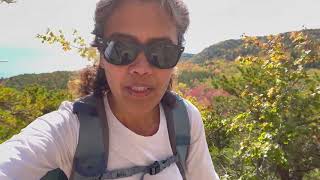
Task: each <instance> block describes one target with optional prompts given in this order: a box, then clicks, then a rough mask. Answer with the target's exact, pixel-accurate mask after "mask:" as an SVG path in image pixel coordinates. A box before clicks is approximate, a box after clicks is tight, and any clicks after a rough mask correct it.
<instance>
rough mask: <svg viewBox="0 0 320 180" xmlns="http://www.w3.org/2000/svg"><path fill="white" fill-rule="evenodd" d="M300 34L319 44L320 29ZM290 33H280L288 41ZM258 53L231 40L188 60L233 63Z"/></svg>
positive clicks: (213, 46) (265, 37) (239, 41)
mask: <svg viewBox="0 0 320 180" xmlns="http://www.w3.org/2000/svg"><path fill="white" fill-rule="evenodd" d="M302 32H304V33H305V34H307V35H308V36H310V37H311V38H313V39H314V40H316V41H319V42H320V29H307V30H302ZM290 33H291V32H286V33H282V35H284V36H285V39H289V36H290ZM258 39H260V40H262V41H266V40H267V36H259V37H258ZM286 42H288V41H286V40H285V43H286ZM258 53H259V49H245V48H244V47H243V41H242V40H241V39H231V40H226V41H222V42H219V43H217V44H213V45H211V46H209V47H208V48H205V49H204V50H203V51H201V52H200V53H198V54H195V55H194V56H193V57H192V58H190V59H189V60H190V61H192V62H194V63H203V62H205V61H208V60H217V59H225V60H229V61H233V60H234V59H236V58H237V57H238V56H247V55H257V54H258Z"/></svg>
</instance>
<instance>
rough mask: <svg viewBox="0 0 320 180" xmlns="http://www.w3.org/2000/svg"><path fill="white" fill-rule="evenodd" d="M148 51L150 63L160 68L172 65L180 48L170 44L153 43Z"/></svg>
mask: <svg viewBox="0 0 320 180" xmlns="http://www.w3.org/2000/svg"><path fill="white" fill-rule="evenodd" d="M148 51H149V52H148V56H149V61H150V63H151V64H153V65H155V66H156V67H158V68H161V69H168V68H172V67H174V66H175V65H176V64H177V62H178V60H179V58H180V54H181V51H180V49H179V48H178V47H177V46H174V45H171V44H154V45H153V46H151V47H150V48H149V49H148Z"/></svg>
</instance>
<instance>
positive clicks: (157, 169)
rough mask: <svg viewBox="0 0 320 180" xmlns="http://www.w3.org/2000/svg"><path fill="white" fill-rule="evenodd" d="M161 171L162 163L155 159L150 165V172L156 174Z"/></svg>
mask: <svg viewBox="0 0 320 180" xmlns="http://www.w3.org/2000/svg"><path fill="white" fill-rule="evenodd" d="M160 171H161V168H160V163H159V162H158V161H155V162H154V163H153V164H152V165H151V166H149V174H150V175H156V174H158V173H159V172H160Z"/></svg>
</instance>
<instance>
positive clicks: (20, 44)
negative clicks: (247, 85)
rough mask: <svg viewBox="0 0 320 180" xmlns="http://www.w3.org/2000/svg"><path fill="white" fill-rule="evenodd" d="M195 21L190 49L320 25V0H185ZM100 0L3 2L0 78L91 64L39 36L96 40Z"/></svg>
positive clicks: (189, 35)
mask: <svg viewBox="0 0 320 180" xmlns="http://www.w3.org/2000/svg"><path fill="white" fill-rule="evenodd" d="M184 1H185V2H186V4H187V6H188V7H189V10H190V18H191V24H190V27H189V29H188V32H187V34H186V52H189V53H198V52H200V51H201V50H202V49H204V48H206V47H208V46H210V45H212V44H214V43H217V42H220V41H223V40H227V39H239V38H240V36H241V34H243V33H246V34H248V35H268V34H275V33H281V32H286V31H293V30H300V29H301V28H302V26H306V27H307V28H320V21H319V18H320V11H319V7H320V1H319V0H184ZM95 2H96V0H54V1H49V0H28V1H23V0H17V3H15V4H10V5H7V4H4V3H2V4H0V22H1V28H0V61H1V60H8V62H6V63H2V62H0V77H8V76H12V75H17V74H21V73H40V72H52V71H57V70H75V69H80V68H83V67H84V66H86V65H87V64H88V63H87V61H86V60H84V59H82V58H81V57H79V56H78V55H77V53H76V52H70V53H64V52H63V51H62V50H60V48H59V47H58V46H49V45H43V44H41V43H40V42H39V40H37V39H36V38H35V36H36V34H37V33H44V32H46V29H47V28H48V27H49V28H52V29H55V30H58V29H63V30H64V31H65V32H66V33H67V34H71V32H72V30H73V29H77V30H78V31H79V32H80V34H81V35H82V36H83V37H85V39H87V40H88V41H90V40H91V39H92V36H91V35H90V32H91V30H92V27H93V12H94V8H95Z"/></svg>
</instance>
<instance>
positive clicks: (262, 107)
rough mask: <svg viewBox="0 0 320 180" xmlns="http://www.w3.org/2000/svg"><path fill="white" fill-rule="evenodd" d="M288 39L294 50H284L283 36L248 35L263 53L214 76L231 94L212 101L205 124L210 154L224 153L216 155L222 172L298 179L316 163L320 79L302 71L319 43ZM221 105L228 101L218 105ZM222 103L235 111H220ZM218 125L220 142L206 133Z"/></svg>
mask: <svg viewBox="0 0 320 180" xmlns="http://www.w3.org/2000/svg"><path fill="white" fill-rule="evenodd" d="M291 39H292V42H293V43H292V46H293V50H294V52H296V54H299V56H296V57H293V56H292V54H288V53H286V51H285V48H284V44H283V37H282V36H273V37H269V40H268V41H267V42H266V43H263V42H261V41H259V40H258V39H257V38H247V39H246V40H245V41H247V43H248V45H249V46H251V45H259V47H258V48H260V49H262V50H263V51H262V52H264V53H265V54H264V56H262V57H253V56H251V57H243V58H239V59H238V60H237V63H238V64H239V66H238V67H239V71H240V72H241V75H240V76H239V75H238V76H235V77H230V78H226V77H225V76H224V77H221V78H220V80H219V81H214V82H213V83H214V85H215V86H220V87H222V88H223V89H225V90H227V91H228V92H229V93H230V94H231V95H233V97H234V98H235V100H234V101H233V103H231V104H230V103H229V101H230V99H229V98H227V99H226V100H224V101H222V102H221V103H219V101H215V102H214V103H213V104H214V108H213V109H212V110H211V113H212V114H211V115H210V117H208V118H207V119H210V121H209V125H206V127H207V131H208V136H209V137H208V138H209V141H211V142H213V144H212V146H211V148H210V149H211V150H212V152H214V153H213V159H216V158H218V157H221V155H224V156H226V157H225V160H223V159H222V160H221V159H216V160H217V161H218V163H221V162H222V163H224V164H222V165H221V166H220V167H219V166H218V167H219V168H222V169H223V170H221V169H220V170H219V171H220V172H223V171H224V172H225V173H223V174H224V176H225V177H229V178H232V179H234V178H244V179H274V178H275V177H276V176H277V177H279V178H281V179H301V178H302V177H303V176H304V175H305V174H307V173H308V172H309V171H311V170H313V169H316V168H319V167H320V156H319V155H320V154H319V152H320V149H319V147H320V142H319V138H320V136H319V134H320V80H319V77H316V75H310V74H309V73H307V71H306V67H307V65H308V64H310V63H312V62H314V61H319V59H318V58H319V57H318V53H317V50H318V46H314V45H315V44H313V43H312V41H310V40H308V39H307V38H306V37H305V36H303V35H302V34H300V33H293V34H292V36H291ZM225 105H230V107H221V106H225ZM235 105H236V107H234V106H235ZM238 106H241V108H239V107H238ZM237 107H238V108H237ZM219 109H220V110H219ZM225 109H226V110H227V111H228V110H229V111H230V110H233V111H234V112H233V113H229V114H228V113H227V116H226V115H222V114H221V113H220V112H219V111H221V110H225ZM217 130H219V131H220V134H218V136H221V137H223V138H224V140H223V142H224V143H223V146H221V143H220V142H219V141H218V142H217V141H215V140H214V139H212V138H210V137H211V134H212V133H214V132H217ZM221 133H222V134H221ZM213 136H214V135H213ZM213 136H212V137H213ZM209 144H210V143H209ZM232 149H234V150H235V151H232ZM227 157H228V158H227ZM232 157H233V160H231V161H227V160H226V159H231V158H232ZM227 162H230V163H229V164H228V163H227ZM225 166H228V168H226V167H225ZM235 169H236V170H237V172H238V174H237V173H235V172H234V170H235ZM239 172H240V173H239ZM223 174H221V175H223Z"/></svg>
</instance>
